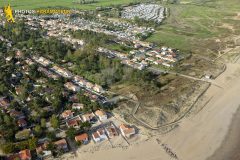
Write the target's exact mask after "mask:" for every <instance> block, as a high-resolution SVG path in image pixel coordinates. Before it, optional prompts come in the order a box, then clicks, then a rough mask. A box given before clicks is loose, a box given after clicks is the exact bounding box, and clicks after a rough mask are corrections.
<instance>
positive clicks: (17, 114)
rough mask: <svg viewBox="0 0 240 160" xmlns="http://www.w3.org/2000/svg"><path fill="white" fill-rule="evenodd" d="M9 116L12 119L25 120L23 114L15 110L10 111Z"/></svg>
mask: <svg viewBox="0 0 240 160" xmlns="http://www.w3.org/2000/svg"><path fill="white" fill-rule="evenodd" d="M9 114H10V116H11V117H13V118H14V119H23V118H25V116H24V114H23V113H22V112H21V111H16V110H14V109H13V110H11V111H10V112H9Z"/></svg>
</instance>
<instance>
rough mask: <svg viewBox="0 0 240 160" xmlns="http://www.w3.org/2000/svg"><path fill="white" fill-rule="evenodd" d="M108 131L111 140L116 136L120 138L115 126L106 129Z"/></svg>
mask: <svg viewBox="0 0 240 160" xmlns="http://www.w3.org/2000/svg"><path fill="white" fill-rule="evenodd" d="M106 131H107V135H108V137H109V138H113V137H115V136H118V132H117V130H116V128H115V126H114V125H111V126H108V127H106Z"/></svg>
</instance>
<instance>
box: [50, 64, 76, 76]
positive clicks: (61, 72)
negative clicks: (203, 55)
mask: <svg viewBox="0 0 240 160" xmlns="http://www.w3.org/2000/svg"><path fill="white" fill-rule="evenodd" d="M52 69H53V70H54V71H55V72H57V73H58V74H59V75H61V76H63V77H65V78H71V77H72V76H73V74H72V73H71V72H70V71H68V70H67V69H65V68H62V67H59V66H53V67H52Z"/></svg>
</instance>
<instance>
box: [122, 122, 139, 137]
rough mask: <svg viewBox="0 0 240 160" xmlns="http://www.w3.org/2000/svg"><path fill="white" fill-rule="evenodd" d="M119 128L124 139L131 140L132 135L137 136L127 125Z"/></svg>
mask: <svg viewBox="0 0 240 160" xmlns="http://www.w3.org/2000/svg"><path fill="white" fill-rule="evenodd" d="M119 128H120V131H121V133H122V135H123V136H124V137H127V138H130V137H131V136H132V135H134V134H136V131H135V129H134V128H133V127H129V126H127V125H126V124H121V125H120V126H119Z"/></svg>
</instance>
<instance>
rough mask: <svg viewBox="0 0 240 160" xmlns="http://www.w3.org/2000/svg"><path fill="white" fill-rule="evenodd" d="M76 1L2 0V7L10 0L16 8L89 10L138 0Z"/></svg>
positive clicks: (0, 0) (0, 5) (0, 4)
mask: <svg viewBox="0 0 240 160" xmlns="http://www.w3.org/2000/svg"><path fill="white" fill-rule="evenodd" d="M75 1H76V0H8V1H7V0H0V7H3V5H6V4H8V2H9V3H10V4H11V6H12V7H13V8H14V9H36V8H46V7H56V6H61V7H68V8H77V9H84V10H88V9H96V7H100V6H111V5H118V4H128V3H130V2H136V1H137V0H97V2H96V3H92V4H76V3H73V2H75ZM77 1H78V0H77Z"/></svg>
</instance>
